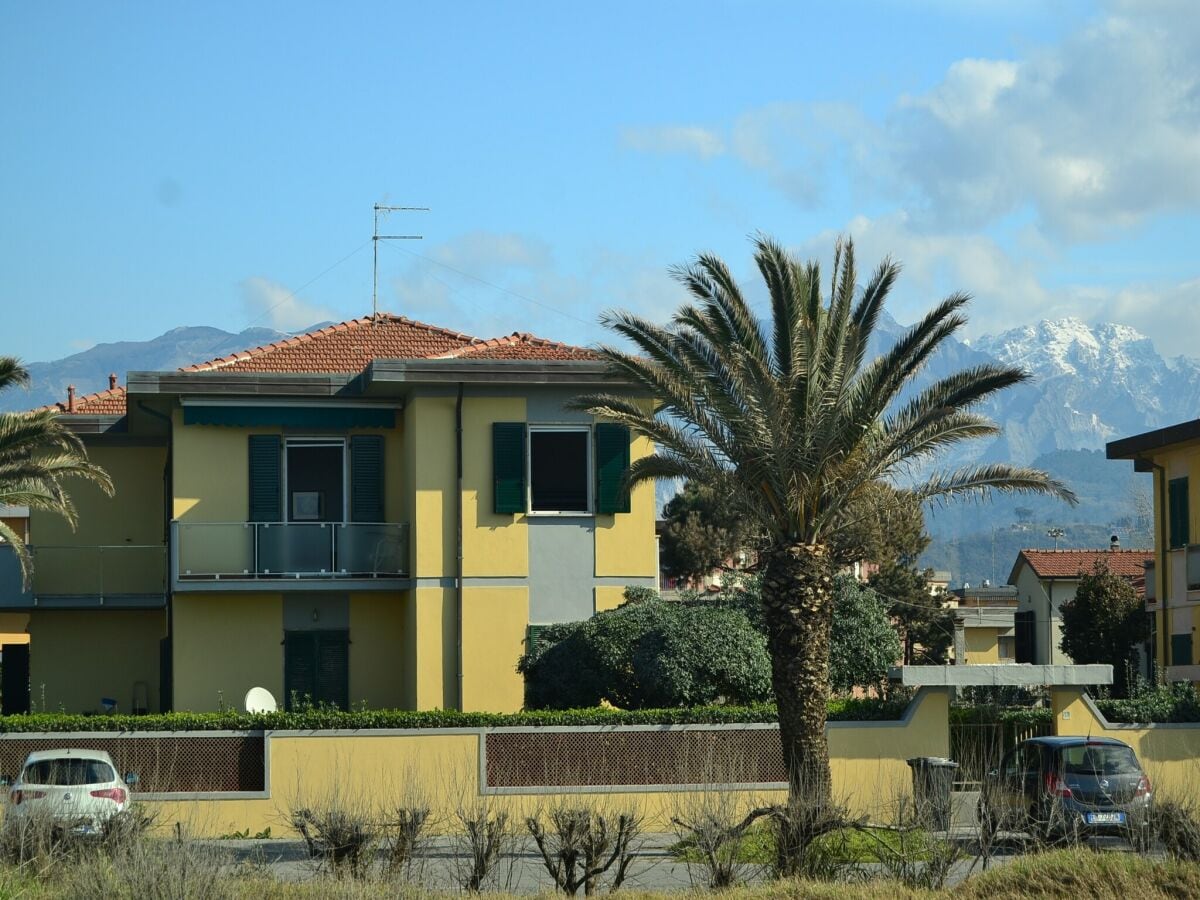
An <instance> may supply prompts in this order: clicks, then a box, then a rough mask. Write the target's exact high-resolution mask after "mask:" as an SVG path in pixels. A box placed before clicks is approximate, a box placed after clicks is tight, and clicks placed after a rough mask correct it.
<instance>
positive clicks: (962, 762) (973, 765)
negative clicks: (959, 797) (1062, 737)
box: [950, 722, 1054, 790]
mask: <svg viewBox="0 0 1200 900" xmlns="http://www.w3.org/2000/svg"><path fill="white" fill-rule="evenodd" d="M1049 734H1054V723H1053V722H1041V723H1037V724H1033V725H1027V724H1021V725H1017V724H1014V723H1010V722H985V723H976V722H972V723H961V722H951V723H950V758H951V759H952V760H954V761H955V762H956V763H958V771H957V773H956V777H955V789H956V790H978V788H979V785H980V783H981V782H982V781H983V777H984V775H986V774H987V773H988V771H989V770H991V769H995V768H997V767H998V766H999V765H1000V758H1001V757H1002V756H1004V754H1005V753H1006V752H1007V751H1008V750H1010V749H1012V748H1013V747H1015V746H1017V744H1019V743H1020V742H1021V741H1024V740H1028V739H1029V738H1033V737H1041V736H1043V735H1049Z"/></svg>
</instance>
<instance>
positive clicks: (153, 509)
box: [0, 315, 656, 712]
mask: <svg viewBox="0 0 1200 900" xmlns="http://www.w3.org/2000/svg"><path fill="white" fill-rule="evenodd" d="M113 381H114V383H113V384H112V385H111V386H110V388H109V390H106V391H102V392H100V393H97V394H90V395H87V396H82V397H75V396H74V393H73V392H72V393H71V395H70V397H69V399H68V402H67V403H65V404H60V405H59V410H60V412H61V413H62V416H63V419H64V420H65V421H66V422H67V423H68V425H69V427H71V428H72V429H73V430H74V431H75V432H76V433H78V434H79V435H81V436H82V438H83V440H84V442H85V444H86V446H87V448H88V452H89V454H90V456H91V458H92V459H93V460H94V461H96V462H97V463H99V464H100V465H102V466H103V467H104V468H105V469H107V470H108V472H109V473H110V474H111V475H112V478H113V481H114V483H115V485H116V496H115V498H113V499H108V498H105V497H103V496H102V495H101V494H100V493H99V491H97V490H96V489H95V488H92V487H90V486H86V485H80V486H75V487H74V488H73V490H72V495H73V497H74V499H75V502H76V505H77V507H78V510H79V527H78V530H76V531H74V532H73V531H71V530H70V528H68V527H67V526H66V524H65V523H64V522H62V520H61V519H58V518H55V517H52V516H46V515H42V514H40V513H37V512H34V514H33V516H32V517H31V520H30V540H31V546H32V549H33V552H34V558H35V562H36V574H35V577H34V581H33V586H32V589H31V590H29V591H22V590H21V586H20V582H19V580H18V579H14V578H12V577H10V576H8V569H7V568H4V569H3V570H2V571H3V573H5V575H6V577H5V580H4V581H3V582H2V583H0V610H3V611H12V612H21V613H24V614H27V615H28V632H29V635H30V654H31V658H30V667H31V668H30V671H29V681H30V683H31V684H32V693H33V699H34V702H35V705H36V706H37V707H38V708H41V707H42V706H43V705H44V706H45V707H47V708H49V709H58V708H59V707H62V708H64V709H66V710H68V711H71V712H78V711H81V710H83V711H90V710H97V709H101V708H102V707H103V706H105V705H106V704H105V703H104V701H105V700H106V699H108V700H115V701H116V704H117V708H118V709H120V710H122V711H129V710H139V709H147V710H152V711H153V710H159V709H171V708H173V709H178V710H189V709H190V710H212V709H217V708H218V707H220V706H222V705H224V706H231V707H238V706H240V705H241V704H242V701H243V697H244V695H245V693H246V691H247V690H248V689H249V688H251V687H254V686H261V687H265V688H267V689H268V690H270V691H271V692H272V693H273V694H274V695H275V696H276V698H278V700H279V702H280V705H281V706H282V705H284V704H288V705H291V703H292V701H293V698H295V699H303V698H310V699H311V700H312V701H313V702H317V703H330V704H334V705H336V706H341V707H345V706H348V705H350V704H354V705H359V704H365V705H367V706H369V707H374V708H384V707H401V708H415V709H432V708H461V709H468V710H495V711H503V710H515V709H518V708H519V707H520V706H521V705H522V700H523V684H522V680H521V677H520V676H519V675H518V673H517V672H516V668H515V667H516V664H517V660H518V658H519V657H520V655H521V653H522V652H523V650H524V645H525V640H526V635H527V632H528V629H529V627H530V626H531V625H537V624H545V623H552V622H560V621H570V620H577V619H583V618H586V617H588V616H589V615H591V614H592V613H593V612H595V611H596V610H601V609H607V608H611V607H613V606H616V605H617V604H619V603H620V602H621V594H622V591H623V589H624V587H625V586H626V585H629V584H642V585H647V586H653V585H654V584H655V576H656V559H655V542H654V512H655V510H654V505H655V504H654V488H653V485H652V484H646V485H642V486H640V487H638V488H637V489H636V490H634V491H633V492H632V496H631V497H630V496H623V495H622V494H621V492H620V491H619V485H620V480H621V477H622V475H623V472H624V470H625V469H626V467H627V466H628V465H629V462H630V460H631V459H634V458H638V457H641V456H644V455H647V454H649V453H650V452H652V448H651V445H650V442H649V441H648V440H646V439H644V438H641V437H632V436H631V435H630V434H629V432H628V431H627V430H626V429H624V428H622V427H619V426H617V425H614V424H611V423H605V422H599V421H596V420H595V419H594V418H593V417H592V416H590V415H587V414H585V413H581V412H577V411H574V410H571V409H569V408H568V403H569V401H570V400H571V399H572V398H574V397H576V396H578V395H579V394H580V393H581V392H585V391H591V390H595V389H598V388H603V389H605V390H610V391H613V392H617V393H622V392H623V386H622V384H621V383H619V382H614V381H612V380H610V379H609V378H607V377H606V375H605V369H604V366H603V365H602V364H601V362H600V360H599V359H598V358H597V357H596V356H595V354H593V353H591V352H590V351H587V350H584V349H581V348H578V347H571V346H568V345H565V344H560V343H556V342H553V341H548V340H544V339H541V338H536V337H533V336H530V335H528V334H513V335H510V336H507V337H503V338H497V339H493V340H480V339H478V338H474V337H471V336H469V335H465V334H459V333H457V332H453V331H449V330H446V329H443V328H436V327H433V326H430V325H424V324H421V323H419V322H414V321H411V320H409V319H406V318H403V317H399V316H391V315H381V316H377V317H372V318H363V319H356V320H353V321H350V322H344V323H341V324H338V325H333V326H330V327H327V328H322V329H320V330H317V331H314V332H312V333H309V334H304V335H301V336H298V337H293V338H290V339H287V340H284V341H280V342H278V343H275V344H270V345H267V346H264V347H258V348H255V349H252V350H248V351H245V352H241V353H236V354H233V355H231V356H228V357H224V358H221V359H216V360H212V361H210V362H207V363H202V364H199V365H195V366H190V367H188V368H186V369H182V370H179V371H174V372H132V373H130V374H129V376H128V382H127V386H126V387H119V386H117V385H116V384H115V379H113ZM0 552H3V551H0ZM6 662H7V660H6ZM5 669H6V674H7V669H8V667H7V665H6V667H5ZM21 699H23V700H24V702H25V703H28V698H21ZM4 700H5V703H6V706H7V705H10V704H15V703H16V702H17V700H16V699H14V698H10V696H9V695H8V694H7V693H6V694H5V696H4Z"/></svg>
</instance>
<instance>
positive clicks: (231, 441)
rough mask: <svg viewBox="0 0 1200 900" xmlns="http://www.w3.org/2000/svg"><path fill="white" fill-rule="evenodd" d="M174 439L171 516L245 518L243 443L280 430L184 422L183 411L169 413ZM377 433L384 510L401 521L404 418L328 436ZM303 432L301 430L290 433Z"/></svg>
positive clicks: (246, 490)
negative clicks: (389, 424)
mask: <svg viewBox="0 0 1200 900" xmlns="http://www.w3.org/2000/svg"><path fill="white" fill-rule="evenodd" d="M172 425H173V428H174V441H175V471H174V484H175V497H174V503H173V510H174V516H175V518H177V519H179V520H180V521H183V522H245V521H246V516H247V514H248V513H249V511H250V501H249V490H250V467H249V462H248V455H247V454H248V452H249V451H248V446H249V445H248V442H247V439H248V437H249V436H250V435H251V434H280V435H282V433H283V429H281V428H278V427H271V426H265V427H260V426H255V427H253V428H230V427H226V426H220V425H184V424H183V411H182V410H179V409H177V410H175V411H174V413H173V414H172ZM358 434H376V435H380V436H381V437H383V439H384V475H383V483H384V515H385V517H386V519H387V521H389V522H399V521H405V520H406V519H405V499H404V493H405V491H404V486H405V472H404V457H403V453H402V449H401V448H402V447H403V437H404V432H403V421H402V420H401V421H399V422H398V423H397V428H396V429H387V428H354V429H350V430H348V431H345V432H342V433H339V434H336V435H333V436H334V437H353V436H354V435H358ZM291 436H302V435H299V434H297V435H291Z"/></svg>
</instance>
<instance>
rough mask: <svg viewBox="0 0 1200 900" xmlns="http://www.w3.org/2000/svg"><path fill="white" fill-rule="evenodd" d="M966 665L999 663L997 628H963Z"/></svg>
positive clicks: (998, 632)
mask: <svg viewBox="0 0 1200 900" xmlns="http://www.w3.org/2000/svg"><path fill="white" fill-rule="evenodd" d="M963 635H964V637H965V638H966V641H967V663H968V664H969V665H976V666H978V665H983V664H984V663H998V662H1000V639H999V635H1000V630H999V629H997V628H965V629H963Z"/></svg>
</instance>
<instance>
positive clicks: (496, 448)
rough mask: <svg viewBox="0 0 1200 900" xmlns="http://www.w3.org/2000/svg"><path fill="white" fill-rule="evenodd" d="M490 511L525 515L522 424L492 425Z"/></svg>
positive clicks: (499, 423)
mask: <svg viewBox="0 0 1200 900" xmlns="http://www.w3.org/2000/svg"><path fill="white" fill-rule="evenodd" d="M492 508H493V510H494V511H495V512H496V513H497V514H499V515H506V514H511V513H523V512H525V423H524V422H493V423H492Z"/></svg>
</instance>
